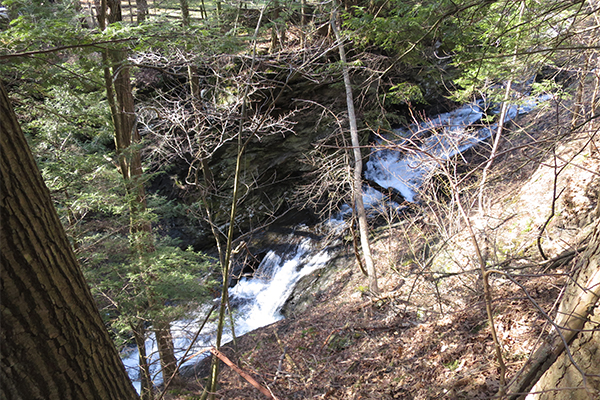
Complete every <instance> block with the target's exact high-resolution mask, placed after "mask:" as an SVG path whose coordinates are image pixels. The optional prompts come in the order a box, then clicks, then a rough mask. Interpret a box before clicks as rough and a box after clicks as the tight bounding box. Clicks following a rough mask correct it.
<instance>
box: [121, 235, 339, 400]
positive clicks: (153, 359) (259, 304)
mask: <svg viewBox="0 0 600 400" xmlns="http://www.w3.org/2000/svg"><path fill="white" fill-rule="evenodd" d="M304 228H305V227H303V226H301V227H298V229H304ZM282 242H283V243H286V245H285V246H277V247H278V251H275V250H269V251H268V252H267V254H266V256H265V257H264V259H263V260H262V262H261V263H260V265H259V266H258V268H257V270H256V272H255V274H254V276H253V277H252V278H246V277H244V278H242V279H241V280H240V281H239V282H238V283H237V284H236V285H235V286H234V287H233V288H231V289H230V290H229V294H230V300H229V302H230V305H231V307H232V308H233V315H234V321H235V334H236V335H237V336H241V335H243V334H245V333H247V332H250V331H252V330H255V329H258V328H260V327H263V326H266V325H270V324H272V323H274V322H277V321H278V320H280V319H282V318H283V315H282V314H281V313H280V310H281V308H282V307H283V305H284V303H285V301H286V300H287V299H288V297H289V296H290V294H291V293H292V291H293V289H294V286H295V285H296V283H297V282H298V281H299V280H300V278H302V277H303V276H305V275H308V274H310V273H311V272H313V271H315V270H317V269H320V268H323V267H325V266H326V265H327V263H328V262H329V260H330V259H331V257H332V255H331V254H330V252H329V251H328V248H327V247H325V248H323V244H322V243H321V241H319V240H317V239H313V238H312V237H308V236H306V235H303V234H302V233H297V234H294V233H292V234H289V235H286V236H285V237H283V238H282ZM209 308H210V307H208V306H207V307H205V309H204V310H199V311H198V313H197V318H193V319H190V320H180V321H175V322H174V323H172V324H171V332H172V334H173V339H174V345H175V349H176V357H177V358H178V359H179V358H181V357H182V356H183V355H184V354H185V352H186V350H187V348H188V347H189V346H190V343H191V341H192V339H193V337H194V336H195V334H196V331H197V329H198V327H199V326H200V325H201V323H202V320H203V319H204V318H205V316H206V313H207V312H208V309H209ZM228 322H229V318H227V321H226V326H227V325H228ZM231 340H232V334H231V330H230V329H228V328H226V331H225V332H224V333H223V339H222V343H227V342H229V341H231ZM215 341H216V325H215V324H207V325H206V326H205V327H204V329H203V330H202V332H201V335H200V336H199V337H198V339H197V341H196V342H195V343H194V346H193V348H192V350H191V351H190V354H196V353H198V352H202V350H205V349H207V348H208V347H211V346H213V345H214V343H215ZM146 354H149V355H150V356H149V358H150V360H149V363H150V369H151V372H152V375H153V376H152V378H153V382H154V384H155V385H159V384H161V383H162V375H161V373H160V360H159V358H158V349H157V346H156V340H155V338H154V334H152V333H151V334H149V337H148V339H147V340H146ZM205 356H206V354H205V353H204V354H201V355H199V356H198V357H196V358H192V359H190V360H187V361H186V362H185V364H184V365H188V364H194V363H196V362H198V361H199V360H200V359H202V358H204V357H205ZM138 357H139V355H138V351H137V349H135V348H130V349H129V350H128V352H127V353H125V354H123V363H124V365H125V367H126V369H127V371H128V373H129V376H130V378H131V380H132V381H133V383H134V386H135V387H136V389H137V390H138V392H139V391H140V379H139V366H138Z"/></svg>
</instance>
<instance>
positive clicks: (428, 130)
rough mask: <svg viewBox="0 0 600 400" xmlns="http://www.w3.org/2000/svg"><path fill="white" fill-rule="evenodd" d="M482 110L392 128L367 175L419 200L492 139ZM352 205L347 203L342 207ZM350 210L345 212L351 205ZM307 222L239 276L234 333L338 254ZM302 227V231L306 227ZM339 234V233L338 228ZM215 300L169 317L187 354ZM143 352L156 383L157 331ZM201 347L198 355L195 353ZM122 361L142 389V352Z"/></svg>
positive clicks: (469, 108) (522, 107) (513, 112)
mask: <svg viewBox="0 0 600 400" xmlns="http://www.w3.org/2000/svg"><path fill="white" fill-rule="evenodd" d="M548 98H550V96H547V97H543V98H539V99H530V100H529V101H526V102H522V103H521V104H519V105H511V106H510V107H509V109H508V112H507V115H506V119H505V122H506V121H509V120H511V119H514V118H515V117H516V116H518V115H519V114H524V113H527V112H530V111H531V110H532V109H533V108H534V107H536V106H537V105H538V104H539V102H541V101H545V100H547V99H548ZM484 115H485V111H484V104H483V101H482V100H479V101H477V102H474V103H470V104H467V105H465V106H462V107H460V108H458V109H456V110H454V111H452V112H449V113H444V114H439V115H437V116H435V117H432V118H431V119H430V120H428V121H426V122H423V123H419V124H413V125H411V126H410V127H409V128H401V129H398V130H396V131H394V134H393V135H391V136H389V137H382V138H380V140H379V141H378V143H376V144H375V147H374V148H373V152H372V155H371V157H370V159H369V161H368V162H367V163H366V168H365V178H366V179H367V180H369V181H372V182H375V183H376V184H377V185H378V186H379V187H380V188H381V189H384V190H394V191H396V192H398V193H400V195H401V196H402V197H403V198H404V199H406V200H407V201H409V202H415V201H417V200H418V192H419V188H420V187H421V186H422V185H423V183H424V182H425V181H426V180H427V179H429V178H430V177H431V176H432V175H433V174H434V172H435V170H436V169H437V168H438V166H439V164H440V162H443V161H445V160H448V159H450V158H451V157H453V156H455V155H456V154H458V153H460V152H463V151H465V150H467V149H469V148H471V147H472V146H474V145H476V144H478V143H480V142H482V141H484V140H486V139H488V138H489V137H490V136H492V134H493V133H494V132H495V130H496V129H497V123H496V124H492V125H483V124H481V123H480V121H481V120H482V118H483V117H484ZM415 137H423V138H424V139H422V140H420V144H419V145H418V146H414V145H412V146H410V148H411V150H409V151H406V149H407V148H408V146H404V144H405V143H406V142H407V141H410V140H412V138H415ZM364 197H365V206H367V207H369V208H371V209H373V210H377V209H378V208H381V207H386V208H387V207H390V206H391V207H397V206H398V204H396V203H392V204H390V203H389V201H387V199H388V197H387V196H385V195H384V194H383V193H381V192H380V191H378V190H376V189H373V188H372V187H369V186H365V191H364ZM345 209H346V211H350V207H347V206H346V207H345ZM347 213H348V212H347ZM326 225H328V226H329V229H331V230H335V231H337V233H339V232H340V231H342V230H343V226H344V223H343V214H342V215H340V216H337V219H336V220H332V221H329V222H328V223H327V224H326ZM307 230H309V228H307V227H305V226H303V225H299V226H298V227H296V232H295V233H291V234H286V235H282V236H281V238H280V239H281V243H284V244H285V245H283V246H282V245H280V244H279V245H278V246H274V248H275V247H276V248H277V250H269V251H268V252H267V254H266V255H265V257H264V258H263V260H262V262H261V263H260V265H259V266H258V268H257V269H256V271H255V273H254V274H253V276H252V277H251V278H247V277H244V278H242V279H241V280H240V281H239V282H238V283H237V284H236V285H235V286H234V287H233V288H232V289H231V290H230V304H231V306H232V308H233V310H234V311H233V314H234V320H235V334H236V335H237V336H241V335H243V334H245V333H248V332H251V331H253V330H255V329H258V328H261V327H264V326H266V325H269V324H272V323H274V322H276V321H278V320H280V319H282V318H283V315H282V314H281V308H282V307H283V305H284V304H285V302H286V300H287V299H288V297H289V296H290V294H291V293H292V291H293V290H294V287H295V285H296V283H297V282H298V281H299V280H300V279H301V278H302V277H303V276H305V275H308V274H310V273H312V272H313V271H315V270H318V269H320V268H323V267H325V266H327V265H328V263H329V262H330V260H331V259H332V258H333V257H334V255H335V254H334V253H335V251H334V247H335V245H334V244H331V243H323V242H322V241H321V240H320V239H319V238H315V237H314V236H313V235H306V234H305V231H307ZM302 232H304V233H302ZM337 236H339V234H338V235H337ZM209 308H210V306H207V307H206V309H205V310H199V311H198V313H197V316H196V318H191V319H189V320H180V321H176V322H174V323H173V324H172V332H173V337H174V344H175V348H176V355H177V357H178V358H180V357H181V356H183V354H184V353H185V352H186V350H187V348H188V347H189V346H190V342H191V340H192V338H193V337H194V335H195V334H196V330H197V329H198V326H199V325H200V324H201V322H202V320H203V319H204V317H205V314H206V312H207V310H208V309H209ZM215 332H216V326H215V325H214V324H209V325H207V326H206V327H205V328H204V329H203V332H202V334H201V335H200V336H199V338H198V340H197V341H196V343H194V345H193V346H192V349H191V351H190V354H194V355H195V357H194V358H190V359H189V360H186V361H185V363H184V365H192V364H195V363H197V362H198V361H199V360H201V359H202V358H204V357H206V353H205V352H204V353H203V352H202V350H206V348H208V347H210V346H212V345H213V344H214V342H215V338H216V334H215ZM230 340H232V335H231V332H230V331H227V332H225V334H224V338H223V342H224V343H226V342H227V341H230ZM146 351H147V354H150V364H151V371H152V374H153V381H154V384H155V385H160V383H161V382H162V376H161V373H160V362H159V359H158V351H157V347H156V342H155V339H154V337H153V334H151V335H150V337H149V338H148V340H147V341H146ZM198 354H200V355H198ZM123 362H124V364H125V366H126V368H127V371H128V373H129V376H130V377H131V379H132V381H133V382H134V386H135V387H136V389H137V390H138V391H139V390H140V382H139V367H138V352H137V350H136V349H129V350H128V351H127V352H124V353H123Z"/></svg>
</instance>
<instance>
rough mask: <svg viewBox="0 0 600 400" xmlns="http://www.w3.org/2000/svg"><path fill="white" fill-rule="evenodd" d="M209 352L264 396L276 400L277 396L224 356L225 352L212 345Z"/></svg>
mask: <svg viewBox="0 0 600 400" xmlns="http://www.w3.org/2000/svg"><path fill="white" fill-rule="evenodd" d="M210 352H211V353H212V354H214V355H215V356H216V357H218V358H219V359H220V360H221V361H223V362H224V363H225V364H227V365H228V366H229V367H231V369H233V370H234V371H235V372H237V373H238V374H239V375H240V376H241V377H242V378H244V379H245V380H246V381H248V383H250V384H251V385H252V386H254V387H255V388H257V389H258V390H259V391H260V392H261V393H262V394H264V395H265V396H267V397H268V398H270V399H274V400H277V397H275V395H273V394H272V393H271V391H270V390H269V389H267V388H265V387H264V386H262V385H261V384H260V383H258V382H257V381H256V380H255V379H254V378H253V377H252V376H250V374H248V373H247V372H245V371H244V370H242V369H241V368H240V367H238V366H237V365H235V364H234V363H233V361H231V360H230V359H229V358H227V356H225V354H223V353H221V352H220V351H219V350H217V349H215V348H214V347H213V348H212V349H210Z"/></svg>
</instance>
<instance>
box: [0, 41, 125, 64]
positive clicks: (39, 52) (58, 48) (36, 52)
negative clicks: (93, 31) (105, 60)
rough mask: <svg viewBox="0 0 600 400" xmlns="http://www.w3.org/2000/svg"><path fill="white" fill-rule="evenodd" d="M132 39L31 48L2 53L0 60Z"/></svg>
mask: <svg viewBox="0 0 600 400" xmlns="http://www.w3.org/2000/svg"><path fill="white" fill-rule="evenodd" d="M133 39H135V38H131V37H130V38H125V39H114V40H104V41H101V42H94V43H84V44H72V45H68V46H58V47H53V48H50V49H45V50H32V51H25V52H22V53H13V54H3V55H0V60H6V59H11V58H17V57H29V56H33V55H36V54H47V53H55V52H57V51H62V50H68V49H77V48H83V47H96V46H98V47H100V45H101V44H108V43H122V42H127V41H130V40H133Z"/></svg>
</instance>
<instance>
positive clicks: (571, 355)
mask: <svg viewBox="0 0 600 400" xmlns="http://www.w3.org/2000/svg"><path fill="white" fill-rule="evenodd" d="M599 304H600V226H598V225H597V226H596V227H595V229H594V232H593V235H592V239H591V241H590V244H589V245H588V248H587V249H586V251H585V252H584V253H583V255H582V257H581V258H580V259H579V262H578V263H577V278H576V280H575V281H572V282H571V283H570V284H569V286H568V287H567V290H566V292H565V296H564V298H563V300H562V301H561V304H560V306H559V309H558V315H557V317H556V321H555V323H556V325H557V326H559V327H564V329H560V331H561V334H562V336H563V337H562V338H559V337H557V338H556V339H555V343H556V344H555V345H554V346H553V348H554V349H555V352H557V353H558V351H559V350H560V353H559V356H558V358H557V359H556V361H555V362H554V363H552V366H551V367H550V368H549V369H548V370H547V371H546V372H545V373H544V374H543V375H542V376H541V378H540V379H539V380H538V382H537V383H536V384H535V386H534V387H533V388H532V389H531V393H532V394H530V395H529V396H528V397H527V399H528V400H534V399H536V400H537V399H540V400H546V399H548V400H549V399H552V400H567V399H568V400H580V399H581V400H588V399H589V400H591V399H598V398H600V308H599V307H598V306H599ZM565 342H566V344H568V346H567V347H566V348H565V346H564V345H565Z"/></svg>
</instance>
